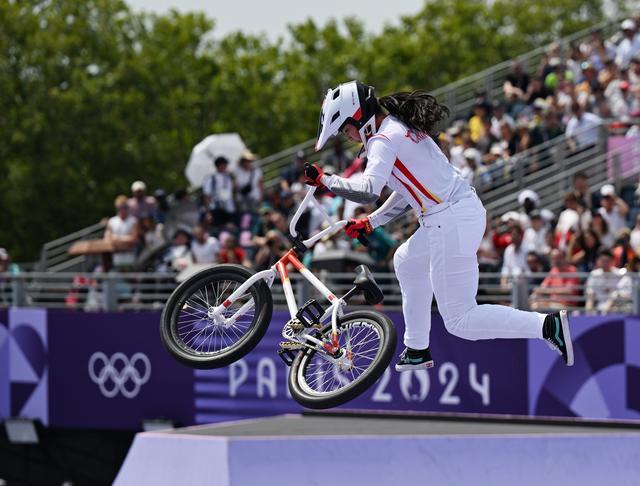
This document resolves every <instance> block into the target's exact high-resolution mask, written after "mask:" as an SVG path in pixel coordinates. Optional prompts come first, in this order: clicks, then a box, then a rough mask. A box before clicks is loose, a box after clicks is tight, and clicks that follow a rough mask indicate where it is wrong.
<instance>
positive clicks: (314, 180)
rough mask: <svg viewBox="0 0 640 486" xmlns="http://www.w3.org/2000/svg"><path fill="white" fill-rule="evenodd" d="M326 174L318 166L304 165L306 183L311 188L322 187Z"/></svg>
mask: <svg viewBox="0 0 640 486" xmlns="http://www.w3.org/2000/svg"><path fill="white" fill-rule="evenodd" d="M323 175H324V172H323V171H322V169H321V168H320V167H319V166H318V165H317V164H310V163H309V162H307V163H305V164H304V182H305V183H306V184H308V185H310V186H321V185H322V176H323Z"/></svg>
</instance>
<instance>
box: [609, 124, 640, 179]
mask: <svg viewBox="0 0 640 486" xmlns="http://www.w3.org/2000/svg"><path fill="white" fill-rule="evenodd" d="M607 149H608V150H609V152H610V153H611V152H615V153H618V154H619V155H620V167H618V168H616V167H615V164H614V158H613V155H610V156H609V159H608V160H607V176H608V178H609V179H616V178H618V177H628V176H630V175H633V174H636V173H637V172H638V160H640V136H634V137H625V136H624V135H619V136H613V137H609V138H608V140H607ZM617 170H619V171H620V172H619V173H618V172H617Z"/></svg>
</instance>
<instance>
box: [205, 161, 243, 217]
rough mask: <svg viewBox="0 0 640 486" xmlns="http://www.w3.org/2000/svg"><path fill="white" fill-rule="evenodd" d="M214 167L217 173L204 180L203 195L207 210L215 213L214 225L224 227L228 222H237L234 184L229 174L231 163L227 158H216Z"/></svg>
mask: <svg viewBox="0 0 640 486" xmlns="http://www.w3.org/2000/svg"><path fill="white" fill-rule="evenodd" d="M214 165H215V166H216V172H215V173H213V174H211V175H210V176H209V177H207V178H206V179H205V180H204V183H203V184H202V194H203V195H204V205H205V208H206V209H207V210H209V211H211V212H212V213H213V218H214V223H213V224H214V225H216V226H222V225H224V224H226V223H228V222H235V219H236V214H235V213H236V206H235V203H234V201H233V195H234V182H233V178H232V177H231V174H229V173H228V172H227V168H228V167H229V161H228V160H227V159H226V158H225V157H218V158H216V160H215V161H214Z"/></svg>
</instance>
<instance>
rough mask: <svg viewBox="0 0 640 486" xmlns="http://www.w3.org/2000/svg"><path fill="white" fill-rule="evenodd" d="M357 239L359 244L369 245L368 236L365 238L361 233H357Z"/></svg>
mask: <svg viewBox="0 0 640 486" xmlns="http://www.w3.org/2000/svg"><path fill="white" fill-rule="evenodd" d="M358 241H359V242H360V244H361V245H362V246H369V238H367V237H366V236H365V235H363V234H359V235H358Z"/></svg>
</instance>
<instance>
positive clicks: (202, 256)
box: [191, 225, 220, 263]
mask: <svg viewBox="0 0 640 486" xmlns="http://www.w3.org/2000/svg"><path fill="white" fill-rule="evenodd" d="M219 253H220V242H219V241H218V239H217V238H215V237H213V236H210V235H209V234H208V233H207V232H206V231H205V229H204V227H202V225H197V226H195V227H194V228H193V240H192V241H191V255H192V256H193V261H194V262H195V263H217V262H218V254H219Z"/></svg>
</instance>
